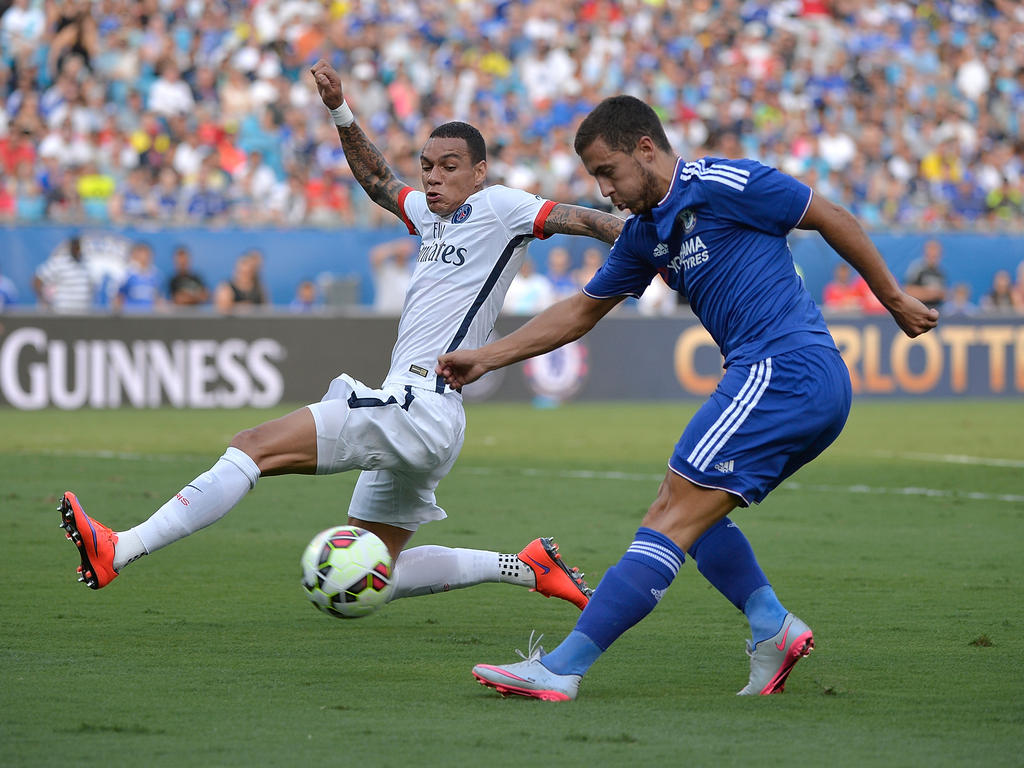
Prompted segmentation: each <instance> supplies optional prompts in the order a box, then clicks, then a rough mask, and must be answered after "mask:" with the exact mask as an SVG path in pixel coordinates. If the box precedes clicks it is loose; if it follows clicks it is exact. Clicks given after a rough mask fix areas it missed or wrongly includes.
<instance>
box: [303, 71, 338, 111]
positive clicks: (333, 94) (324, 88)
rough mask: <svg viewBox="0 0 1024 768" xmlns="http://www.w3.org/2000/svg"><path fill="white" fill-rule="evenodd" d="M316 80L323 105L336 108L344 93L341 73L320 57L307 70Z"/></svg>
mask: <svg viewBox="0 0 1024 768" xmlns="http://www.w3.org/2000/svg"><path fill="white" fill-rule="evenodd" d="M309 71H310V72H311V73H312V75H313V80H314V81H315V82H316V89H317V90H318V91H319V92H320V98H321V99H323V102H324V106H325V107H327V108H328V109H337V108H338V107H340V106H341V102H342V101H344V100H345V94H344V92H343V91H342V89H341V75H339V74H338V72H337V70H335V69H334V67H332V66H331V65H330V64H328V63H327V61H326V60H325V59H320V60H319V61H318V62H317V63H316V64H314V65H313V68H312V69H310V70H309Z"/></svg>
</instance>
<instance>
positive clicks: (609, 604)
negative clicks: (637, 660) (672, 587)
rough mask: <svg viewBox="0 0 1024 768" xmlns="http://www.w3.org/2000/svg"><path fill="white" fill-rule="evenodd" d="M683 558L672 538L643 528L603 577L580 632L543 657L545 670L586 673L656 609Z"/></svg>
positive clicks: (557, 672)
mask: <svg viewBox="0 0 1024 768" xmlns="http://www.w3.org/2000/svg"><path fill="white" fill-rule="evenodd" d="M684 559H685V556H684V555H683V551H682V550H681V549H679V547H678V546H676V544H675V543H674V542H673V541H672V540H671V539H670V538H668V536H665V535H664V534H662V533H659V532H658V531H655V530H653V529H651V528H640V530H638V531H637V532H636V538H634V539H633V543H632V544H630V545H629V549H627V550H626V553H625V554H624V555H623V556H622V559H621V560H619V562H618V563H616V564H615V565H614V566H612V567H611V568H610V569H609V570H608V572H607V573H606V574H605V575H604V578H603V579H601V583H600V584H599V585H598V587H597V590H596V591H595V592H594V596H593V597H591V598H590V603H589V604H588V605H587V607H586V609H585V610H584V611H583V614H582V615H581V616H580V618H579V621H577V622H576V628H575V629H574V630H573V631H572V632H571V633H570V634H569V636H568V637H567V638H565V640H563V641H562V643H561V644H560V645H559V646H558V647H557V648H555V649H554V650H553V651H552V652H551V653H548V654H546V655H545V656H544V658H543V662H544V666H545V667H547V668H548V669H550V670H551V671H552V672H555V673H556V674H559V675H582V674H583V673H585V672H586V671H587V670H588V669H589V668H590V665H591V664H593V663H594V662H595V661H597V658H598V657H599V656H600V655H601V654H602V653H603V652H604V651H606V650H608V646H610V645H611V644H612V643H613V642H615V640H616V638H618V637H619V635H621V634H622V633H623V632H625V631H626V630H627V629H629V628H630V627H632V626H633V625H634V624H636V623H637V622H638V621H640V620H641V619H642V618H644V616H646V615H647V614H648V613H650V612H651V611H652V610H654V606H656V605H657V604H658V601H659V600H661V598H662V595H664V594H665V590H666V589H668V585H669V584H671V583H672V580H673V579H674V578H675V576H676V573H678V572H679V567H680V566H681V565H682V564H683V560H684Z"/></svg>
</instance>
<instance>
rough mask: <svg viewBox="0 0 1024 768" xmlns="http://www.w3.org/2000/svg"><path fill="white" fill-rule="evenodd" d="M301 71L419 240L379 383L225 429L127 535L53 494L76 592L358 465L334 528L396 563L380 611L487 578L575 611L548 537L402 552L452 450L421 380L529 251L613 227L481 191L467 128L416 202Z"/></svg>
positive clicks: (428, 169)
mask: <svg viewBox="0 0 1024 768" xmlns="http://www.w3.org/2000/svg"><path fill="white" fill-rule="evenodd" d="M312 72H313V75H314V78H315V80H316V84H317V88H318V90H319V92H320V96H321V98H322V99H323V102H324V104H325V105H326V106H327V107H328V109H329V110H330V113H331V116H332V118H333V120H334V123H335V125H337V127H338V135H339V137H340V138H341V143H342V147H343V148H344V150H345V158H346V160H347V161H348V163H349V166H350V167H351V169H352V173H353V174H354V176H355V178H356V179H357V180H358V181H359V183H360V184H361V185H362V186H363V188H364V189H365V190H366V192H367V194H369V196H370V198H371V199H372V200H373V201H374V202H376V203H377V204H378V205H380V206H382V207H383V208H386V209H387V210H389V211H391V212H392V213H394V214H396V215H397V216H398V217H399V218H401V219H402V221H403V222H404V223H405V224H406V226H407V227H408V229H409V232H410V234H413V235H418V236H419V237H420V239H421V247H420V252H419V256H418V258H417V262H416V266H415V270H414V272H413V275H412V279H411V281H410V284H409V289H408V291H407V293H406V299H405V307H404V308H403V311H402V316H401V319H400V321H399V328H398V339H397V341H396V343H395V347H394V350H393V352H392V356H391V368H390V370H389V371H388V374H387V377H386V378H385V380H384V382H383V384H382V385H381V387H380V388H379V389H373V388H371V387H368V386H366V385H364V384H362V383H361V382H359V381H356V380H355V379H353V378H351V377H350V376H348V375H341V376H339V377H338V378H336V379H334V381H333V382H331V385H330V387H329V389H328V391H327V394H326V395H325V396H324V398H323V400H322V401H321V402H319V403H314V404H312V405H309V406H306V407H304V408H300V409H299V410H297V411H294V412H292V413H290V414H288V415H287V416H283V417H281V418H278V419H274V420H272V421H268V422H265V423H263V424H260V425H259V426H257V427H254V428H252V429H247V430H244V431H242V432H239V433H238V434H237V435H235V437H234V439H233V440H232V441H231V445H230V447H228V449H227V450H226V451H225V453H224V455H223V456H222V457H221V458H220V460H218V461H217V463H216V464H214V466H213V467H212V468H211V469H210V470H209V471H208V472H204V473H203V474H201V475H200V476H199V477H197V478H195V479H194V480H193V481H192V482H191V483H189V484H188V485H186V486H185V487H184V488H183V489H182V490H181V491H180V492H179V493H178V494H176V495H175V496H174V498H172V499H170V500H169V501H168V502H167V503H166V504H164V505H163V506H162V507H161V508H160V509H158V510H157V511H156V512H155V513H153V515H152V516H151V517H149V518H148V519H147V520H145V521H144V522H142V523H140V524H139V525H137V526H135V527H133V528H131V529H129V530H126V531H119V532H115V531H113V530H112V529H110V528H108V527H106V526H104V525H102V524H101V523H99V522H98V521H96V520H94V519H93V518H91V517H89V516H88V515H87V514H86V513H85V512H84V510H83V509H82V505H81V504H80V502H79V500H78V499H77V498H76V497H75V495H74V494H73V493H71V492H70V491H68V492H66V493H65V494H64V497H63V499H62V500H61V504H60V511H61V525H62V527H64V528H65V530H66V532H67V536H68V538H69V539H71V540H72V541H73V542H74V543H75V545H76V546H77V547H78V551H79V555H80V557H81V565H80V566H79V569H78V570H79V573H80V577H79V580H80V581H84V582H85V584H86V585H87V586H89V587H91V588H93V589H99V588H101V587H104V586H106V585H107V584H109V583H110V582H111V581H112V580H113V579H114V578H115V577H116V576H117V575H118V573H119V571H120V570H121V569H122V568H123V567H124V566H125V565H127V564H128V563H130V562H132V561H133V560H136V559H138V558H139V557H141V556H142V555H145V554H149V553H151V552H153V551H155V550H157V549H159V548H161V547H164V546H166V545H168V544H170V543H172V542H174V541H177V540H178V539H181V538H184V537H185V536H188V535H189V534H191V533H194V532H195V531H197V530H199V529H200V528H203V527H205V526H207V525H210V524H211V523H213V522H215V521H216V520H218V519H220V518H221V517H223V516H224V515H225V514H226V513H227V512H228V511H229V510H230V509H231V508H232V507H234V505H235V504H237V503H238V502H239V501H240V500H241V499H242V498H243V497H244V496H245V495H246V494H247V493H248V492H249V491H250V490H252V488H254V487H255V485H256V481H257V480H258V479H259V478H260V476H262V475H283V474H330V473H335V472H344V471H347V470H350V469H360V470H362V472H361V474H360V475H359V479H358V481H357V483H356V487H355V490H354V491H353V494H352V499H351V502H350V505H349V512H348V521H349V523H350V524H352V525H358V526H360V527H362V528H366V529H368V530H370V531H373V532H374V533H375V534H377V535H378V536H379V537H380V538H381V539H382V540H383V541H384V542H385V543H386V544H387V546H388V549H389V550H390V551H391V554H392V556H393V557H394V558H395V587H394V590H393V593H392V594H393V597H392V599H396V598H399V597H409V596H413V595H421V594H429V593H434V592H441V591H448V590H449V589H456V588H459V587H467V586H471V585H473V584H479V583H484V582H497V581H502V582H509V583H513V584H520V585H523V586H526V587H529V588H530V589H533V590H536V591H538V592H540V593H541V594H544V595H547V596H549V597H560V598H562V599H565V600H568V601H569V602H572V603H573V604H574V605H576V606H577V607H579V608H580V609H582V608H584V607H585V606H586V604H587V601H588V599H589V595H590V592H591V590H590V589H589V588H588V587H587V585H586V583H585V582H584V581H583V576H582V574H581V573H579V571H578V570H577V569H574V568H573V569H571V568H568V567H567V566H566V565H565V564H564V563H563V562H562V560H561V557H560V556H559V554H558V550H557V545H555V544H554V542H553V541H552V540H551V539H549V538H539V539H535V540H534V541H532V542H531V543H530V544H529V545H527V547H526V548H525V549H523V550H522V551H521V552H520V553H518V554H504V553H499V552H489V551H483V550H470V549H453V548H448V547H440V546H433V545H430V546H421V547H415V548H413V549H409V550H405V551H403V550H404V548H405V545H406V544H407V543H408V541H409V539H410V538H411V537H412V535H413V534H414V533H415V532H416V529H417V528H418V527H419V526H420V524H422V523H425V522H429V521H431V520H440V519H443V518H444V517H445V512H444V510H443V509H441V507H439V506H438V505H437V502H436V500H435V497H434V491H435V489H436V488H437V485H438V483H439V482H440V481H441V479H442V478H443V477H444V476H445V475H446V474H448V472H449V471H450V470H451V468H452V465H453V464H454V463H455V459H456V458H457V457H458V454H459V450H460V449H461V447H462V442H463V436H464V430H465V424H466V419H465V413H464V411H463V407H462V395H461V393H460V392H457V391H453V390H452V389H451V388H449V387H447V386H446V385H445V383H444V380H443V379H442V378H441V377H439V376H436V375H435V374H434V365H435V361H436V360H437V358H438V356H439V355H440V354H442V353H444V352H450V351H452V350H455V349H459V348H464V349H465V348H476V347H479V346H482V345H483V344H484V342H485V341H486V340H487V337H488V335H489V334H490V332H491V330H492V327H493V325H494V321H495V318H496V317H497V314H498V311H499V309H500V308H501V306H502V302H503V301H504V298H505V292H506V291H507V289H508V286H509V283H510V282H511V281H512V277H513V276H514V275H515V273H516V272H517V271H518V269H519V265H520V262H521V260H522V257H523V254H524V252H525V251H526V246H527V244H528V243H529V241H530V240H531V239H533V238H543V237H547V236H548V235H552V234H555V233H566V234H575V235H589V236H591V237H595V238H599V239H601V240H604V241H606V242H613V241H614V240H615V238H616V237H617V235H618V233H619V231H620V229H621V227H622V221H621V220H620V219H618V218H617V217H615V216H612V215H610V214H606V213H601V212H599V211H594V210H590V209H587V208H580V207H577V206H571V205H563V204H556V203H554V202H551V201H548V200H544V199H542V198H540V197H537V196H536V195H532V194H529V193H527V192H524V191H522V190H517V189H509V188H507V187H501V186H494V187H485V186H484V180H485V176H486V171H487V162H486V159H485V158H486V147H485V145H484V140H483V137H482V136H481V135H480V132H479V131H477V130H476V129H475V128H473V127H472V126H470V125H468V124H466V123H458V122H454V123H446V124H444V125H442V126H440V127H438V128H437V129H435V130H434V132H433V133H432V134H431V137H430V139H428V141H427V142H426V144H425V145H424V147H423V150H422V152H421V155H420V164H421V170H422V183H423V187H424V192H419V191H415V190H413V189H412V187H410V186H408V185H407V184H405V183H404V182H402V181H400V180H399V179H398V178H397V177H396V176H395V174H394V173H393V172H392V170H391V168H390V167H389V166H388V163H387V161H386V160H385V159H384V157H383V155H381V153H380V151H379V150H378V149H377V148H376V147H375V146H374V145H373V144H372V143H371V142H370V141H369V139H367V137H366V135H365V134H364V133H363V131H362V130H361V129H360V128H359V126H358V125H357V124H356V123H355V121H354V117H353V115H352V111H351V110H350V109H349V107H348V106H347V104H346V103H345V101H344V98H343V94H342V87H341V80H340V77H339V76H338V73H337V72H336V71H335V70H334V69H333V68H332V67H331V66H330V65H329V64H327V62H325V61H323V60H321V61H319V62H317V64H316V65H315V66H314V67H313V69H312ZM328 522H334V521H328Z"/></svg>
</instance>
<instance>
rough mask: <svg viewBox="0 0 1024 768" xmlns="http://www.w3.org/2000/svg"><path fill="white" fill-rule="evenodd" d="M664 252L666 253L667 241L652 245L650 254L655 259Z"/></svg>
mask: <svg viewBox="0 0 1024 768" xmlns="http://www.w3.org/2000/svg"><path fill="white" fill-rule="evenodd" d="M666 253H668V243H658V244H657V245H656V246H654V253H652V254H651V255H652V256H653V257H654V258H655V259H660V258H661V257H662V256H664V255H665V254H666Z"/></svg>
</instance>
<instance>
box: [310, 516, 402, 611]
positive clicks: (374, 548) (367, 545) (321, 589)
mask: <svg viewBox="0 0 1024 768" xmlns="http://www.w3.org/2000/svg"><path fill="white" fill-rule="evenodd" d="M393 572H394V567H393V563H392V561H391V554H390V553H389V552H388V548H387V547H386V546H385V545H384V542H383V541H381V540H380V539H379V538H377V537H376V536H375V535H374V534H372V533H370V532H369V531H367V530H364V529H362V528H357V527H356V526H354V525H340V526H335V527H334V528H328V529H327V530H325V531H320V533H318V534H317V535H316V536H314V537H313V540H312V541H311V542H309V546H307V547H306V551H305V552H303V553H302V588H303V590H304V591H305V593H306V596H307V597H308V598H309V600H310V602H312V603H313V605H314V606H316V607H317V608H318V609H319V610H321V611H323V612H324V613H329V614H330V615H331V616H336V617H337V618H339V619H358V618H362V617H363V616H369V615H370V614H371V613H374V612H375V611H377V610H378V609H379V608H381V606H383V605H384V603H386V602H387V601H388V598H389V597H390V596H391V588H392V585H393V583H394V579H393V577H392V574H393Z"/></svg>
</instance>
